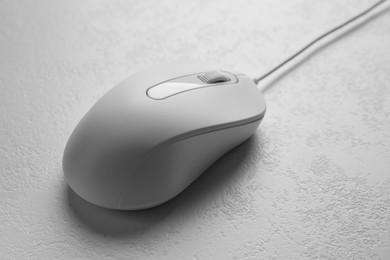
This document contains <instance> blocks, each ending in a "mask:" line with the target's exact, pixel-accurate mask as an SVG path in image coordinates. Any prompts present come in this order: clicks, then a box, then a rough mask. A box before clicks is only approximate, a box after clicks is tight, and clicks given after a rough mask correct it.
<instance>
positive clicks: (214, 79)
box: [198, 71, 231, 84]
mask: <svg viewBox="0 0 390 260" xmlns="http://www.w3.org/2000/svg"><path fill="white" fill-rule="evenodd" d="M198 78H199V79H200V80H201V81H203V82H204V83H207V84H214V83H222V82H228V81H230V80H231V79H230V78H229V77H228V75H227V74H226V73H223V72H221V71H210V72H206V73H204V74H202V75H199V76H198Z"/></svg>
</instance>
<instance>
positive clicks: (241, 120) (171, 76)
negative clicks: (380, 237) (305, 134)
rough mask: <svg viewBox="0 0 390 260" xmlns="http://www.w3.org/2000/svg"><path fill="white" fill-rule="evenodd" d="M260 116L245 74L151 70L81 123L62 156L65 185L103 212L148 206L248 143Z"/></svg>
mask: <svg viewBox="0 0 390 260" xmlns="http://www.w3.org/2000/svg"><path fill="white" fill-rule="evenodd" d="M264 113H265V102H264V98H263V95H262V93H261V91H260V90H259V89H258V87H257V86H256V85H255V84H254V82H253V80H252V79H251V78H249V77H248V76H246V75H245V74H242V73H237V72H234V71H232V70H229V69H224V68H222V67H219V66H214V65H209V64H203V63H198V62H176V63H170V64H162V65H159V66H156V67H152V68H149V69H146V70H144V71H141V72H139V73H136V74H134V75H133V76H130V77H129V78H127V79H125V80H124V81H122V82H121V83H119V84H118V85H117V86H115V87H114V88H112V89H111V90H110V91H109V92H108V93H107V94H105V95H104V96H103V97H102V98H101V99H100V100H98V101H97V102H96V104H95V105H94V106H93V107H92V108H91V109H90V110H89V111H88V113H87V114H86V115H85V116H84V117H83V118H82V120H81V121H80V123H79V124H78V125H77V127H76V128H75V130H74V131H73V133H72V135H71V137H70V138H69V141H68V143H67V145H66V148H65V151H64V158H63V170H64V174H65V179H66V181H67V183H68V184H69V186H70V187H71V188H72V189H73V191H75V192H76V193H77V194H78V195H79V196H80V197H82V198H84V199H85V200H87V201H89V202H91V203H93V204H96V205H99V206H102V207H106V208H112V209H122V210H135V209H144V208H149V207H153V206H156V205H159V204H161V203H164V202H166V201H168V200H170V199H172V198H173V197H175V196H176V195H178V194H179V193H180V192H182V191H183V190H184V189H185V188H186V187H187V186H188V185H190V184H191V183H192V182H193V181H194V180H195V179H196V178H198V177H199V176H200V175H201V174H202V173H203V172H204V171H205V170H206V169H207V168H208V167H209V166H210V165H211V164H213V162H215V161H216V160H217V159H218V158H220V157H221V156H222V155H223V154H225V153H226V152H228V151H229V150H230V149H232V148H233V147H235V146H237V145H239V144H240V143H242V142H244V141H245V140H246V139H248V138H249V137H250V136H251V135H252V134H253V133H254V132H255V130H256V128H257V127H258V125H259V124H260V121H261V120H262V118H263V117H264Z"/></svg>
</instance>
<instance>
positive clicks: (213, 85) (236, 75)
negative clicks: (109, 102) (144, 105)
mask: <svg viewBox="0 0 390 260" xmlns="http://www.w3.org/2000/svg"><path fill="white" fill-rule="evenodd" d="M209 71H210V70H208V71H203V72H197V73H192V74H187V75H183V76H179V77H175V78H171V79H168V80H166V81H163V82H160V83H158V84H155V85H153V86H151V87H149V88H147V89H146V95H147V96H148V97H149V98H151V99H153V100H164V99H167V98H169V97H172V96H175V95H178V94H181V93H184V92H188V91H191V90H195V89H199V88H207V87H215V86H221V85H226V82H223V83H219V84H218V83H217V84H210V85H204V86H201V87H197V88H192V89H188V90H184V91H181V92H178V93H175V94H172V95H169V96H167V97H164V98H153V97H151V96H149V90H150V89H152V88H154V87H157V86H158V85H161V84H163V83H166V82H169V81H171V80H175V79H180V78H184V77H187V76H192V75H197V74H202V73H206V72H209ZM221 71H222V72H227V73H229V74H232V75H233V76H235V77H236V80H237V82H236V83H235V84H237V83H238V76H245V74H244V73H237V74H234V73H232V72H229V71H225V70H221ZM228 84H232V85H233V84H234V83H228Z"/></svg>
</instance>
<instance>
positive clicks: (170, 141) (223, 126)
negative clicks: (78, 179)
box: [116, 109, 266, 208]
mask: <svg viewBox="0 0 390 260" xmlns="http://www.w3.org/2000/svg"><path fill="white" fill-rule="evenodd" d="M265 111H266V109H264V111H263V112H262V113H261V114H259V115H257V116H255V117H251V118H249V119H246V120H240V121H235V122H230V123H227V124H221V125H217V126H211V127H205V128H202V129H198V130H194V131H190V132H187V133H184V134H181V135H179V136H176V137H174V138H171V139H168V140H167V141H165V142H162V143H160V144H158V145H157V146H156V147H155V148H154V149H153V150H151V151H150V152H148V153H147V154H146V155H145V156H143V158H142V159H141V160H140V162H139V163H138V164H137V165H136V166H135V167H134V168H133V170H132V172H131V173H130V174H129V176H128V177H127V179H126V180H125V181H124V183H123V185H122V188H121V191H120V194H119V198H118V202H117V203H116V208H119V205H120V203H121V200H122V197H123V195H124V194H123V193H124V192H125V189H126V186H127V183H128V182H129V181H131V179H132V178H133V177H134V176H135V172H136V171H137V169H138V167H139V166H140V165H141V164H142V163H144V162H145V161H146V160H147V159H148V158H149V157H150V156H151V155H152V154H153V153H155V152H156V151H158V150H160V149H162V148H164V147H167V146H169V145H171V144H173V143H175V142H180V141H183V140H185V139H189V138H192V137H195V136H199V135H203V134H207V133H211V132H215V131H220V130H224V129H229V128H234V127H239V126H242V125H246V124H251V123H254V122H256V121H261V120H262V119H263V118H264V115H265Z"/></svg>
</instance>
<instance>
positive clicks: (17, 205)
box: [0, 0, 390, 259]
mask: <svg viewBox="0 0 390 260" xmlns="http://www.w3.org/2000/svg"><path fill="white" fill-rule="evenodd" d="M162 2H163V1H149V0H148V1H138V2H136V1H115V2H114V1H76V0H74V1H51V0H46V1H41V0H39V1H27V0H25V1H11V0H1V1H0V90H1V95H0V109H1V114H0V133H1V135H0V144H1V147H0V160H1V161H0V198H1V199H0V239H1V241H0V258H1V259H26V258H32V259H55V258H60V259H70V258H82V259H102V258H107V259H129V258H130V259H234V258H236V259H264V258H267V259H317V258H319V259H334V258H336V259H389V257H390V177H389V173H390V160H389V158H390V73H389V72H390V48H389V46H390V30H389V28H390V15H389V13H385V14H383V15H381V16H379V17H377V18H376V19H374V20H372V21H371V22H369V23H367V24H365V25H364V26H362V27H361V28H359V29H358V30H355V31H353V32H351V33H349V34H348V35H346V36H345V37H343V38H341V39H339V40H338V41H336V42H333V43H332V44H331V45H328V46H327V47H326V48H324V49H322V50H321V51H319V52H317V53H316V54H315V55H313V56H311V57H310V58H308V59H306V61H305V62H304V63H302V64H301V65H300V66H299V67H298V68H297V69H294V70H292V71H290V72H289V73H288V74H286V75H285V77H283V78H282V79H279V80H277V81H276V82H274V84H273V85H272V87H271V88H270V89H269V91H268V92H267V93H266V100H267V104H268V110H267V114H266V117H265V119H264V121H263V123H262V125H261V126H260V128H259V130H258V132H257V134H256V135H255V136H254V137H253V138H252V139H250V141H248V142H246V143H245V144H243V145H242V146H240V147H239V148H237V149H235V150H233V151H232V152H230V153H229V154H227V155H226V156H225V157H223V158H222V159H221V160H219V161H218V162H217V163H216V164H215V165H214V166H213V167H211V168H210V169H209V170H208V171H207V172H205V173H204V174H203V175H202V177H201V178H200V179H198V181H196V182H195V183H194V184H193V185H191V186H190V187H189V188H188V189H187V190H186V191H185V192H184V193H182V194H181V195H180V196H179V197H177V198H176V199H174V200H172V201H171V202H169V203H167V204H165V205H163V206H160V207H157V208H154V209H151V210H146V211H139V212H116V211H110V210H105V209H101V208H98V207H95V206H93V205H90V204H88V203H87V202H85V201H83V200H81V199H80V198H78V197H77V196H76V195H74V194H73V193H72V192H70V191H69V189H68V188H67V186H66V184H65V182H64V179H63V174H62V170H61V159H62V152H63V149H64V146H65V143H66V141H67V138H68V137H69V135H70V133H71V131H72V130H73V128H74V127H75V125H76V123H77V122H78V121H79V120H80V118H81V117H82V116H83V114H84V113H85V112H86V111H87V110H88V109H89V107H90V106H91V105H92V104H93V103H94V102H95V101H96V100H97V99H98V98H99V97H101V96H102V95H103V94H104V93H105V92H106V91H108V90H109V89H110V88H111V87H112V86H114V85H115V84H116V83H118V82H119V81H121V80H122V79H123V78H125V77H126V76H128V75H130V74H132V73H134V72H136V71H138V70H139V69H142V68H145V67H147V66H149V65H153V64H156V63H160V62H165V61H172V60H181V59H201V60H211V61H214V62H215V61H217V62H220V63H221V64H224V65H230V66H231V67H233V68H234V69H237V70H240V71H244V72H246V73H248V74H249V75H251V76H257V75H259V74H260V73H261V72H263V71H265V70H267V69H268V68H270V67H272V66H273V65H274V64H276V63H277V62H279V61H280V60H281V59H282V58H284V57H286V56H287V55H289V54H291V53H292V52H293V51H294V50H296V49H297V48H298V47H300V46H302V44H304V43H306V42H307V41H308V40H310V39H312V38H313V37H314V36H316V35H318V33H319V32H322V31H324V30H326V29H328V28H330V27H331V26H334V25H336V24H338V23H339V22H341V21H344V20H345V19H346V18H347V17H350V16H351V15H353V14H355V13H357V12H358V11H360V10H362V9H363V8H365V7H366V6H368V5H369V4H371V3H372V1H368V0H365V1H357V0H355V1H354V0H348V1H342V2H341V1H336V0H332V1H316V2H314V1H308V0H304V1H303V0H292V1H281V0H278V1H274V0H272V1H271V0H264V1H255V0H253V1H238V0H229V1H225V0H224V1H222V0H220V1H205V0H204V1H179V0H171V1H164V2H163V3H162Z"/></svg>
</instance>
